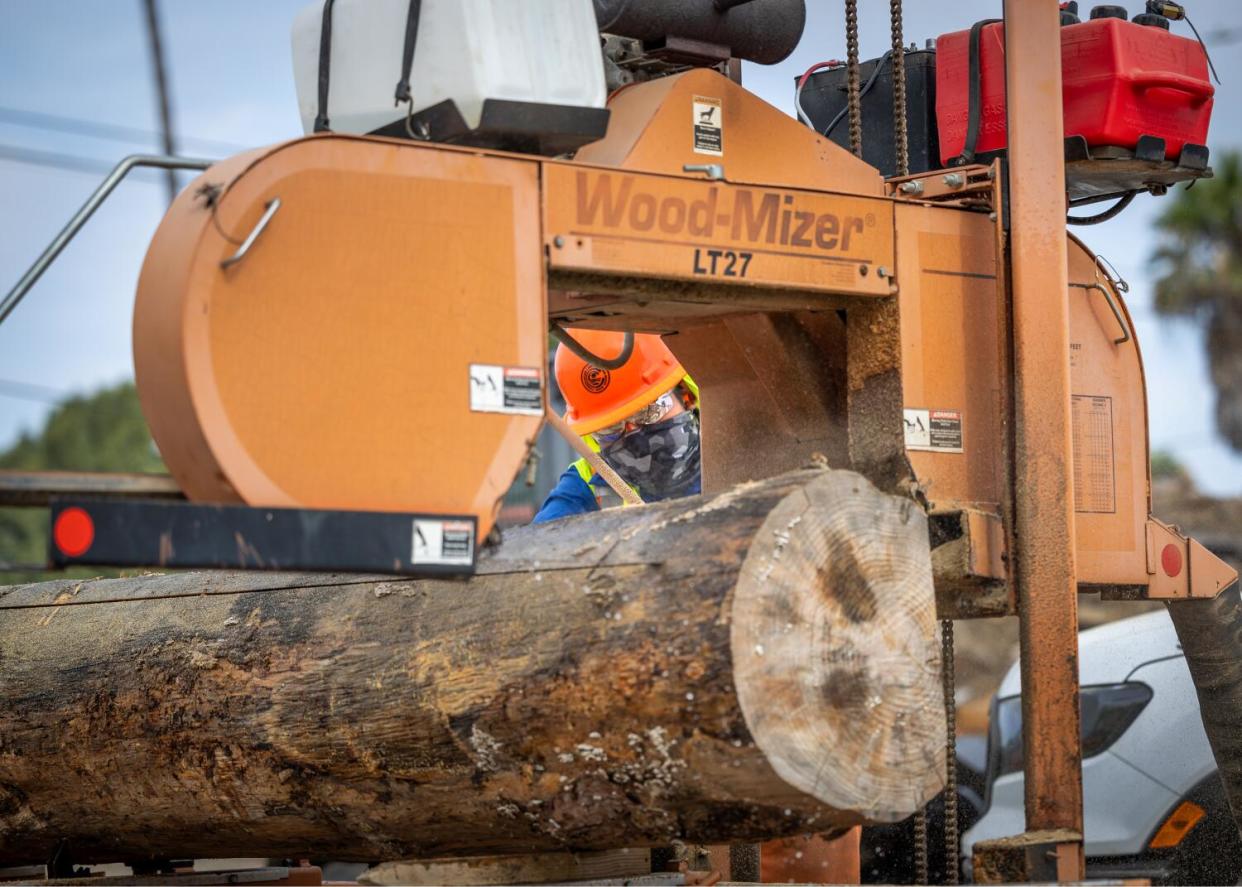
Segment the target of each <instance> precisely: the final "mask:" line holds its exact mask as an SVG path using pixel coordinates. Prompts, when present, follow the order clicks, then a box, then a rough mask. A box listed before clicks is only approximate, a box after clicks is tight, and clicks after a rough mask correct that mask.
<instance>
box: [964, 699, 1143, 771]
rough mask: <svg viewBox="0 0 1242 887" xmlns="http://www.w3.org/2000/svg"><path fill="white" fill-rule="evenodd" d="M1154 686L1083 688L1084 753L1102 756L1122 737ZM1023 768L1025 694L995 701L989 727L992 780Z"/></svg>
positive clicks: (1087, 756) (1085, 754)
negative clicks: (1023, 705) (1023, 703)
mask: <svg viewBox="0 0 1242 887" xmlns="http://www.w3.org/2000/svg"><path fill="white" fill-rule="evenodd" d="M1151 695H1152V694H1151V687H1148V686H1147V685H1146V684H1140V683H1137V682H1130V683H1125V684H1101V685H1097V686H1092V687H1083V688H1082V690H1081V691H1079V695H1078V699H1079V706H1080V708H1081V710H1082V756H1083V758H1084V759H1086V758H1090V757H1093V756H1094V755H1098V754H1099V753H1100V752H1102V751H1104V750H1105V749H1107V748H1108V747H1109V746H1111V745H1112V744H1113V743H1114V742H1116V741H1117V740H1118V739H1120V738H1121V734H1123V733H1125V732H1126V730H1127V729H1128V728H1129V727H1130V725H1131V724H1133V723H1134V720H1135V718H1137V717H1138V716H1139V713H1140V712H1142V711H1143V709H1144V708H1145V707H1146V706H1147V703H1149V702H1151ZM1021 769H1022V697H1021V696H1008V697H1006V698H1004V699H998V700H996V701H995V702H994V703H993V704H992V718H991V724H990V725H989V727H988V782H989V783H991V781H992V780H993V779H996V777H998V776H1004V775H1005V774H1006V773H1017V772H1018V771H1020V770H1021Z"/></svg>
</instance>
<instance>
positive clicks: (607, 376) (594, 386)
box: [581, 363, 612, 394]
mask: <svg viewBox="0 0 1242 887" xmlns="http://www.w3.org/2000/svg"><path fill="white" fill-rule="evenodd" d="M581 375H582V387H583V388H585V389H586V390H587V391H589V392H591V393H592V394H599V393H600V392H602V391H605V390H606V389H607V388H608V386H609V385H610V384H611V383H612V373H610V372H608V370H605V369H601V368H600V367H597V366H592V365H591V364H589V363H588V364H583V366H582V374H581Z"/></svg>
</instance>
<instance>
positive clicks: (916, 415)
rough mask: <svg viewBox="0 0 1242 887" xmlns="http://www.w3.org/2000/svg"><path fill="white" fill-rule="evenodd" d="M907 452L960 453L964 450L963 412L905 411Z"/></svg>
mask: <svg viewBox="0 0 1242 887" xmlns="http://www.w3.org/2000/svg"><path fill="white" fill-rule="evenodd" d="M903 419H904V425H905V433H906V449H907V450H931V451H934V452H937V453H960V452H963V449H962V411H961V410H924V409H909V408H907V409H906V410H905V411H904V416H903Z"/></svg>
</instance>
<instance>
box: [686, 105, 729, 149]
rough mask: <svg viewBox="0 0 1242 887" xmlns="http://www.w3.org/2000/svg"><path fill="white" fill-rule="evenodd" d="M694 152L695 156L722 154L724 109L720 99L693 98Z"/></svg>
mask: <svg viewBox="0 0 1242 887" xmlns="http://www.w3.org/2000/svg"><path fill="white" fill-rule="evenodd" d="M693 104H694V150H695V153H697V154H711V155H713V156H715V157H720V156H721V155H723V154H724V108H723V107H721V104H720V99H712V98H705V97H704V96H701V95H696V96H695V97H694V103H693Z"/></svg>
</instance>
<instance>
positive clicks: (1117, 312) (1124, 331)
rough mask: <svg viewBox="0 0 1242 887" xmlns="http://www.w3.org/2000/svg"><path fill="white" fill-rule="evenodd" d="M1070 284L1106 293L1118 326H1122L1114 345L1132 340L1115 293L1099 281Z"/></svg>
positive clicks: (1105, 295) (1105, 298) (1109, 306)
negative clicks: (1119, 336)
mask: <svg viewBox="0 0 1242 887" xmlns="http://www.w3.org/2000/svg"><path fill="white" fill-rule="evenodd" d="M1070 286H1076V287H1078V288H1080V289H1085V290H1099V291H1100V292H1102V293H1103V294H1104V301H1106V302H1108V308H1109V310H1110V311H1112V312H1113V317H1115V318H1116V319H1117V326H1119V327H1121V338H1120V339H1113V344H1114V345H1124V344H1125V343H1126V342H1129V341H1130V327H1129V326H1127V325H1126V321H1125V318H1124V317H1122V314H1121V309H1120V308H1119V307H1118V306H1117V302H1116V300H1115V299H1113V294H1112V293H1111V292H1109V289H1108V287H1106V286H1104V285H1103V284H1102V283H1100V282H1099V281H1095V282H1092V283H1071V284H1070Z"/></svg>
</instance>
